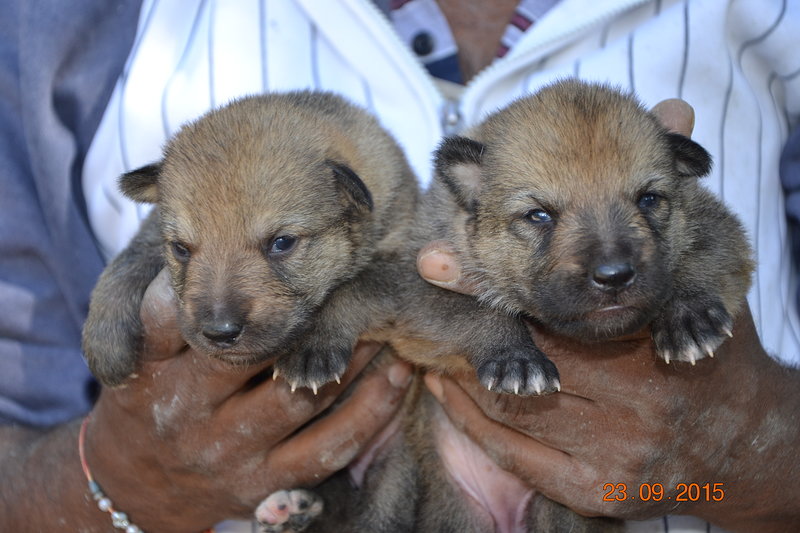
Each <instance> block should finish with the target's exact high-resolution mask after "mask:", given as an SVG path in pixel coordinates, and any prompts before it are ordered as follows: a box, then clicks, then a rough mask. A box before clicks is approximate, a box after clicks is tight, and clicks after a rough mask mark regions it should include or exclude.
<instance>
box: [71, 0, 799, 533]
mask: <svg viewBox="0 0 800 533" xmlns="http://www.w3.org/2000/svg"><path fill="white" fill-rule="evenodd" d="M799 44H800V3H798V2H792V1H790V0H730V1H728V0H605V1H602V2H598V1H595V0H561V2H559V3H558V4H557V5H556V6H555V7H554V8H552V9H551V10H550V11H548V12H547V13H546V14H545V15H544V17H543V18H541V19H540V20H538V21H537V23H536V24H535V25H534V26H533V27H532V28H530V29H529V30H528V31H527V32H525V33H524V34H522V35H521V37H520V38H519V40H518V41H517V42H516V44H515V45H514V47H513V48H512V49H511V50H510V51H509V52H508V53H507V54H506V55H505V56H504V57H503V58H501V59H498V60H496V61H495V62H494V63H493V64H492V65H491V66H490V67H488V68H487V69H485V70H484V71H483V72H482V73H480V74H479V75H478V76H477V77H476V78H474V79H473V80H472V81H471V82H470V83H469V84H468V85H467V86H466V88H465V89H464V90H463V92H462V93H461V95H460V98H458V99H448V98H446V97H445V96H444V95H443V93H442V92H441V91H440V90H439V89H438V88H437V86H436V85H435V84H434V83H433V81H432V79H431V78H430V76H429V75H428V74H427V72H426V71H425V70H424V69H423V68H422V66H421V64H420V62H419V61H418V59H417V58H416V57H415V56H414V54H413V53H412V52H411V51H410V50H409V49H408V47H407V46H405V44H404V43H403V42H402V41H401V40H400V39H399V37H398V35H397V34H396V33H395V31H394V30H393V28H392V27H391V25H390V24H389V23H388V22H387V20H386V19H385V17H384V16H383V14H382V13H381V12H380V11H379V10H378V9H377V8H376V7H375V6H374V4H373V3H372V2H371V1H370V0H337V1H330V0H180V1H178V0H145V2H144V5H143V7H142V11H141V17H140V21H139V33H138V36H137V39H136V42H135V44H134V47H133V49H132V51H131V54H130V57H129V59H128V61H127V64H126V67H125V70H124V72H123V74H122V76H121V77H120V79H119V82H118V85H117V87H116V90H115V92H114V95H113V97H112V99H111V102H110V103H109V106H108V109H107V111H106V114H105V116H104V119H103V121H102V123H101V125H100V128H99V130H98V132H97V134H96V137H95V140H94V142H93V144H92V147H91V149H90V151H89V154H88V157H87V159H86V163H85V166H84V192H85V196H86V199H87V204H88V206H89V213H90V218H91V222H92V226H93V228H94V230H95V232H96V234H97V236H98V240H99V242H100V243H101V245H102V247H103V249H104V252H105V253H106V255H107V256H111V255H113V254H115V253H117V252H118V251H119V250H120V249H121V248H122V247H124V246H125V244H126V243H127V241H128V239H129V238H130V237H131V236H132V235H133V233H135V231H136V229H137V227H138V224H139V221H140V220H141V218H142V217H143V212H142V209H141V208H140V207H137V206H136V205H134V204H133V203H131V202H130V201H128V200H127V199H125V198H123V197H122V196H121V194H120V193H119V192H118V191H117V189H116V177H117V176H119V175H120V174H121V173H123V172H124V171H127V170H131V169H133V168H135V167H137V166H140V165H143V164H146V163H149V162H152V161H154V160H156V159H158V158H159V157H160V151H161V147H162V146H163V144H164V142H165V141H166V139H167V138H169V137H170V136H171V135H172V134H173V133H174V132H175V131H176V130H177V129H178V128H179V127H180V125H181V124H182V123H183V122H185V121H187V120H189V119H192V118H196V117H197V116H199V115H200V114H202V113H203V112H205V111H206V110H208V109H210V108H213V107H217V106H220V105H222V104H224V103H225V102H228V101H229V100H231V99H232V98H235V97H237V96H240V95H243V94H248V93H258V92H263V91H279V90H284V89H297V88H316V89H326V90H332V91H336V92H339V93H341V94H343V95H345V96H347V97H348V98H350V99H351V100H353V101H354V102H356V103H358V104H361V105H363V106H365V107H366V108H368V109H370V110H371V111H372V112H373V113H375V114H376V115H377V116H378V117H379V118H380V120H381V122H382V123H383V124H384V126H386V127H387V128H388V129H389V130H390V131H391V132H392V133H393V135H394V136H395V137H396V138H397V140H398V141H399V142H400V144H401V145H402V146H403V148H404V149H405V151H406V154H407V155H408V157H409V160H410V161H411V164H412V166H413V168H414V170H415V171H416V172H417V175H418V176H419V177H420V180H421V182H422V183H423V184H425V183H427V182H428V180H429V178H430V175H431V164H430V163H431V153H432V151H433V149H434V148H435V147H436V145H437V144H438V142H439V140H440V139H441V138H442V136H443V135H445V134H447V133H453V132H456V131H458V130H460V129H461V128H464V127H467V126H470V125H473V124H475V123H476V122H478V121H480V120H481V118H482V117H484V116H485V115H486V114H487V113H489V112H492V111H494V110H496V109H497V108H499V107H501V106H503V105H504V104H506V103H508V102H509V101H510V100H511V99H513V98H515V97H518V96H520V95H523V94H525V93H528V92H532V91H535V90H536V89H537V88H538V87H540V86H541V85H543V84H546V83H548V82H550V81H552V80H553V79H555V78H558V77H564V76H578V77H580V78H583V79H587V80H595V81H605V82H610V83H613V84H615V85H618V86H620V87H622V88H626V89H632V90H634V91H635V92H636V93H637V94H638V96H639V97H640V98H641V99H642V100H643V102H644V103H645V104H646V105H648V106H652V105H653V104H655V103H657V102H658V101H660V100H662V99H665V98H671V97H680V98H683V99H685V100H687V101H688V102H689V103H691V104H692V105H693V106H694V108H695V111H696V118H697V121H696V125H695V130H694V133H693V138H694V139H695V140H696V141H698V142H699V143H700V144H702V145H703V146H704V147H705V148H706V149H708V150H709V152H710V153H711V154H712V156H713V158H714V162H715V165H714V169H713V171H712V173H711V175H710V177H708V178H705V184H706V185H707V186H708V187H709V188H710V189H711V190H712V191H714V192H715V193H716V194H718V195H719V196H720V197H721V198H722V199H723V200H724V201H725V202H727V203H728V204H729V205H730V206H731V207H732V208H733V209H734V211H736V212H737V213H738V214H739V216H740V218H741V219H742V222H743V223H744V225H745V228H746V229H747V231H748V234H749V236H750V237H751V239H752V241H753V245H754V249H755V254H756V259H757V261H758V269H757V271H756V274H755V276H754V285H753V288H752V290H751V292H750V294H749V297H748V299H749V303H750V306H751V309H752V312H753V317H754V319H755V322H756V325H757V328H758V331H759V334H760V335H761V339H762V343H763V344H764V346H765V348H766V349H767V351H768V352H770V353H771V354H772V355H773V356H774V357H776V358H778V359H779V360H782V361H784V362H786V363H789V364H795V365H797V364H800V324H799V323H798V316H797V311H796V309H795V306H794V294H795V291H796V278H797V275H796V274H797V273H796V272H795V268H794V266H793V264H792V261H791V256H790V245H789V235H788V230H787V224H786V218H785V209H784V195H783V191H782V189H781V183H780V180H779V178H778V158H779V155H780V151H781V149H782V147H783V145H784V143H785V141H786V139H787V137H788V134H789V132H790V131H791V129H792V128H793V127H794V126H796V125H797V120H798V112H800V53H798V50H799V49H800V46H798V45H799ZM707 528H709V529H707ZM630 529H631V530H632V531H659V532H660V531H670V532H675V531H707V530H708V531H718V530H716V529H715V528H713V527H711V526H707V525H706V524H704V523H701V522H699V521H696V520H694V519H692V518H688V517H669V518H665V519H663V520H657V521H651V522H646V523H635V524H633V523H632V524H631V525H630Z"/></svg>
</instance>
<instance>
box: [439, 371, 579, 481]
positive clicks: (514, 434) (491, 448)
mask: <svg viewBox="0 0 800 533" xmlns="http://www.w3.org/2000/svg"><path fill="white" fill-rule="evenodd" d="M424 379H425V385H426V386H427V387H428V390H430V391H431V393H432V394H433V395H434V396H435V397H436V399H437V400H439V403H440V404H441V405H442V407H443V408H444V410H445V412H446V413H447V416H448V418H449V419H450V421H451V422H452V423H453V425H454V426H455V427H456V428H457V429H459V430H460V431H462V432H464V433H465V434H466V435H467V436H468V437H470V438H471V439H472V440H473V441H475V443H476V444H478V445H479V446H480V447H481V448H483V450H484V451H485V452H486V453H487V454H488V455H489V457H491V459H492V460H493V461H494V462H495V463H497V465H498V466H499V467H500V468H502V469H503V470H506V471H508V472H511V473H512V474H514V475H516V476H517V477H519V478H520V479H522V480H523V481H526V482H528V483H530V484H531V485H532V486H534V487H536V488H537V489H539V490H543V489H544V487H543V483H546V480H547V479H550V478H560V477H561V476H568V475H569V472H570V469H571V468H572V461H571V458H570V456H569V455H568V454H566V453H564V452H563V451H560V450H558V449H555V448H552V447H550V446H546V445H545V444H543V443H541V442H539V441H537V440H535V439H533V438H531V437H530V436H528V435H525V434H523V433H521V432H518V431H516V430H514V429H513V428H511V427H509V426H507V425H504V424H501V423H499V422H496V421H494V420H492V419H491V418H488V417H487V416H486V415H485V414H484V413H483V411H482V410H481V409H480V407H478V405H477V404H476V403H475V402H474V401H473V400H472V398H470V396H469V395H468V394H467V393H466V392H465V391H464V390H463V389H461V388H460V387H459V386H458V385H457V384H456V383H455V382H454V381H452V380H450V379H448V378H443V377H439V376H435V375H433V374H426V375H425V378H424Z"/></svg>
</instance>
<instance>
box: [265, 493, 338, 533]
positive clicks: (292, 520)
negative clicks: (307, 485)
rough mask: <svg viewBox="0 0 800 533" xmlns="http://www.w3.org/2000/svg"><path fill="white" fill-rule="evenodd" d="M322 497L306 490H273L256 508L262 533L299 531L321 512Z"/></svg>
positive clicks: (292, 532) (297, 532)
mask: <svg viewBox="0 0 800 533" xmlns="http://www.w3.org/2000/svg"><path fill="white" fill-rule="evenodd" d="M322 508H323V503H322V499H321V498H320V497H319V496H317V495H316V494H314V493H313V492H309V491H307V490H302V489H295V490H279V491H278V492H273V493H272V494H270V495H269V496H268V497H267V498H266V499H265V500H263V501H262V502H261V503H260V504H259V505H258V507H257V508H256V513H255V515H256V520H258V523H259V525H260V526H261V531H263V532H264V533H299V532H300V531H304V530H305V529H306V528H307V527H308V526H309V524H311V522H312V521H313V520H314V518H316V517H317V516H319V514H320V513H322Z"/></svg>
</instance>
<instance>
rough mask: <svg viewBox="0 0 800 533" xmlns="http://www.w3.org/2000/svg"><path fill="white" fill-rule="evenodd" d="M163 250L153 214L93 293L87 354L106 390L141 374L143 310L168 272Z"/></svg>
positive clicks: (85, 337) (85, 338) (85, 333)
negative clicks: (138, 363)
mask: <svg viewBox="0 0 800 533" xmlns="http://www.w3.org/2000/svg"><path fill="white" fill-rule="evenodd" d="M162 248H163V241H162V239H161V233H160V230H159V219H158V213H157V211H156V210H153V212H152V213H151V214H150V216H149V217H148V218H147V219H146V220H145V221H144V223H143V225H142V228H141V229H140V230H139V233H137V234H136V236H135V237H134V238H133V240H132V241H131V243H130V244H129V245H128V247H127V248H125V249H124V250H123V251H122V252H121V253H120V254H119V255H118V256H117V257H116V258H115V259H114V260H113V261H112V262H111V264H110V265H109V266H108V267H107V268H106V269H105V270H104V271H103V274H102V275H101V276H100V279H99V281H98V282H97V286H96V287H95V288H94V290H93V291H92V298H91V302H90V304H89V315H88V317H87V319H86V324H85V325H84V328H83V353H84V357H85V358H86V361H87V363H88V364H89V368H90V369H91V370H92V373H94V375H95V376H96V377H97V378H98V379H99V380H100V381H101V382H102V383H103V384H104V385H108V386H114V385H119V384H120V383H122V381H123V380H124V379H125V378H127V377H128V376H130V375H131V374H133V373H134V372H135V371H136V357H137V354H138V352H139V349H140V346H139V343H140V340H141V333H142V324H141V321H140V319H139V308H140V307H141V303H142V298H143V297H144V292H145V290H146V289H147V286H148V285H149V284H150V282H151V281H153V279H154V278H155V277H156V275H157V274H158V273H159V272H160V271H161V269H162V268H163V267H164V260H163V256H162Z"/></svg>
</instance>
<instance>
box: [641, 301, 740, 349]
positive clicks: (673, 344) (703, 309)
mask: <svg viewBox="0 0 800 533" xmlns="http://www.w3.org/2000/svg"><path fill="white" fill-rule="evenodd" d="M732 328H733V317H731V315H730V313H728V311H726V310H725V307H724V306H723V305H722V303H721V302H719V301H718V300H717V301H712V302H708V301H697V302H695V301H690V302H673V303H672V304H671V305H669V306H668V307H667V309H666V310H665V311H664V312H663V313H662V314H661V316H659V317H658V318H656V319H655V320H654V321H653V323H652V325H651V330H652V335H653V341H654V342H655V345H656V351H657V352H658V355H659V356H660V357H661V358H662V359H664V361H666V362H667V363H669V362H670V361H687V362H689V363H691V364H695V362H696V361H698V360H700V359H703V358H704V357H714V350H716V349H717V348H719V346H720V344H722V343H723V341H725V339H727V338H728V337H730V336H731V329H732Z"/></svg>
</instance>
